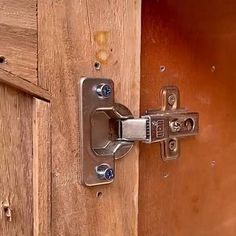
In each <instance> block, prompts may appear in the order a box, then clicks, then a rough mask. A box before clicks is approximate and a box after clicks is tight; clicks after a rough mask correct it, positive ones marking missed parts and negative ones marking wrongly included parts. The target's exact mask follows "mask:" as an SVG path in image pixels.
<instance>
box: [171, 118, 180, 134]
mask: <svg viewBox="0 0 236 236" xmlns="http://www.w3.org/2000/svg"><path fill="white" fill-rule="evenodd" d="M170 128H171V131H172V132H179V131H180V130H181V123H180V122H179V121H177V120H174V121H171V122H170Z"/></svg>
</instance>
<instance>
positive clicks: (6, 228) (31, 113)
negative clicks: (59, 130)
mask: <svg viewBox="0 0 236 236" xmlns="http://www.w3.org/2000/svg"><path fill="white" fill-rule="evenodd" d="M0 77H1V73H0ZM0 98H1V99H0V160H1V165H0V205H1V206H0V207H1V220H0V232H1V235H49V234H50V227H49V225H50V165H51V164H50V161H51V159H50V126H49V118H50V117H49V115H50V114H49V103H47V102H45V101H42V100H40V99H37V98H34V97H32V96H31V95H28V94H27V93H24V92H22V91H20V90H17V89H15V88H13V87H11V86H8V85H4V83H1V84H0Z"/></svg>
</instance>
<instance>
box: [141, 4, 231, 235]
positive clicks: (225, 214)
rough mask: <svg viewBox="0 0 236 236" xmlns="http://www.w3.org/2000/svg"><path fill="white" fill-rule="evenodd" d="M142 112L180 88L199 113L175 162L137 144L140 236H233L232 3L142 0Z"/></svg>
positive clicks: (187, 105)
mask: <svg viewBox="0 0 236 236" xmlns="http://www.w3.org/2000/svg"><path fill="white" fill-rule="evenodd" d="M142 7H143V9H142V66H141V71H142V72H141V74H142V77H141V108H142V111H144V110H145V109H146V108H151V109H152V108H158V107H160V99H159V91H160V88H161V87H163V86H166V85H175V86H178V88H179V89H180V96H181V106H182V107H185V108H188V109H190V110H194V111H198V112H199V113H200V130H199V134H198V135H197V136H196V137H193V138H186V139H183V140H181V154H180V157H179V159H178V160H175V161H168V162H163V161H162V160H161V158H160V154H159V153H160V147H159V145H158V144H155V145H149V146H148V145H145V144H143V145H141V156H140V169H139V171H140V188H139V234H140V235H150V236H151V235H162V236H164V235H165V236H189V235H191V236H203V235H204V236H220V235H227V236H233V235H236V218H235V212H236V203H235V200H234V199H235V198H236V188H235V186H236V158H235V151H236V140H235V134H236V125H235V117H236V109H235V103H236V93H235V89H236V72H235V62H236V46H235V40H236V27H235V22H236V2H235V1H233V0H232V1H231V0H229V1H211V0H210V1H204V0H200V1H189V0H188V1H187V0H186V1H185V0H182V1H175V0H169V1H162V0H160V1H143V5H142Z"/></svg>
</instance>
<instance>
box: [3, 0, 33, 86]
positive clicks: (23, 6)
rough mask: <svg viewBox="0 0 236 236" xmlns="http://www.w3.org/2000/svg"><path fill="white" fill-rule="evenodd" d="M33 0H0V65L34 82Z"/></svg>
mask: <svg viewBox="0 0 236 236" xmlns="http://www.w3.org/2000/svg"><path fill="white" fill-rule="evenodd" d="M36 14H37V11H36V0H1V2H0V34H1V37H0V55H1V56H4V57H5V62H4V63H1V64H0V69H4V70H7V71H9V72H11V73H13V74H15V75H17V76H19V77H22V78H24V79H25V80H28V81H30V82H32V83H35V84H37V17H36Z"/></svg>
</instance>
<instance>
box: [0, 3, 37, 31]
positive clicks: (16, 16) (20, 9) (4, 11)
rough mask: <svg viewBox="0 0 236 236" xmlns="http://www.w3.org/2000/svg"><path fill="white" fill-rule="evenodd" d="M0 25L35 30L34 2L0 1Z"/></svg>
mask: <svg viewBox="0 0 236 236" xmlns="http://www.w3.org/2000/svg"><path fill="white" fill-rule="evenodd" d="M0 24H6V25H11V26H17V27H21V28H25V29H34V30H37V21H36V0H1V2H0Z"/></svg>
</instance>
